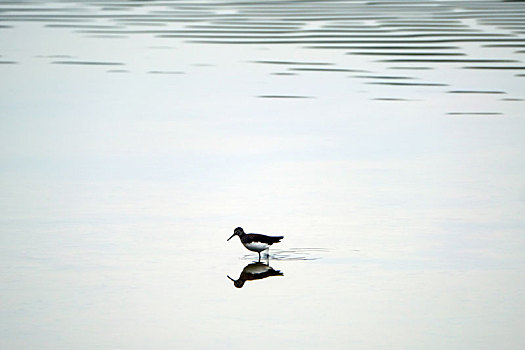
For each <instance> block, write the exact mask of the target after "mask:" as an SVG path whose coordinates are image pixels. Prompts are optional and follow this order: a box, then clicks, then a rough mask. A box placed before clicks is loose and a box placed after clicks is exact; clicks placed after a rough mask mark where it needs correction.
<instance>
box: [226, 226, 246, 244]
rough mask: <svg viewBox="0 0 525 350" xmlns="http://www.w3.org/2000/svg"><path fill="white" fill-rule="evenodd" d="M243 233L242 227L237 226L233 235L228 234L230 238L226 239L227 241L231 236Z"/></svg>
mask: <svg viewBox="0 0 525 350" xmlns="http://www.w3.org/2000/svg"><path fill="white" fill-rule="evenodd" d="M243 234H244V230H243V229H242V227H237V228H236V229H235V230H234V231H233V235H231V236H230V238H228V239H227V241H229V240H230V239H232V238H233V236H239V237H240V236H242V235H243Z"/></svg>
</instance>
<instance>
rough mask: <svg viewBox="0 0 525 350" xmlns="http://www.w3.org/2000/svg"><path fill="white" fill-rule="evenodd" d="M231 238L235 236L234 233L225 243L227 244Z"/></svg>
mask: <svg viewBox="0 0 525 350" xmlns="http://www.w3.org/2000/svg"><path fill="white" fill-rule="evenodd" d="M233 236H235V233H234V234H233V235H232V236H231V237H230V238H228V239H227V240H226V242H228V241H229V240H230V239H232V237H233Z"/></svg>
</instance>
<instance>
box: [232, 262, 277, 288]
mask: <svg viewBox="0 0 525 350" xmlns="http://www.w3.org/2000/svg"><path fill="white" fill-rule="evenodd" d="M272 276H283V273H282V272H281V271H279V270H275V269H274V268H273V267H271V266H270V265H269V264H268V263H266V264H265V263H262V262H255V263H251V264H248V265H246V266H245V267H244V269H242V272H241V274H240V276H239V278H237V279H236V280H235V279H233V278H231V277H230V276H227V277H228V278H229V279H230V280H232V281H233V285H234V286H235V287H237V288H242V287H243V286H244V283H246V281H255V280H261V279H264V278H268V277H272Z"/></svg>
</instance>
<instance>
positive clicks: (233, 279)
mask: <svg viewBox="0 0 525 350" xmlns="http://www.w3.org/2000/svg"><path fill="white" fill-rule="evenodd" d="M226 277H228V278H229V279H231V280H232V281H233V282H235V280H234V279H233V278H231V277H230V276H228V275H226Z"/></svg>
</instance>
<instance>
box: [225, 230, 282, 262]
mask: <svg viewBox="0 0 525 350" xmlns="http://www.w3.org/2000/svg"><path fill="white" fill-rule="evenodd" d="M233 236H239V238H240V239H241V243H242V244H243V245H244V247H246V249H248V250H251V251H252V252H257V253H258V254H259V261H260V260H261V252H262V251H263V250H266V249H269V248H270V246H271V245H272V244H274V243H279V242H280V241H281V239H283V236H266V235H261V234H258V233H245V232H244V230H243V229H242V227H237V228H236V229H235V230H234V231H233V235H231V237H230V238H228V239H227V241H229V240H230V239H232V238H233Z"/></svg>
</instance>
